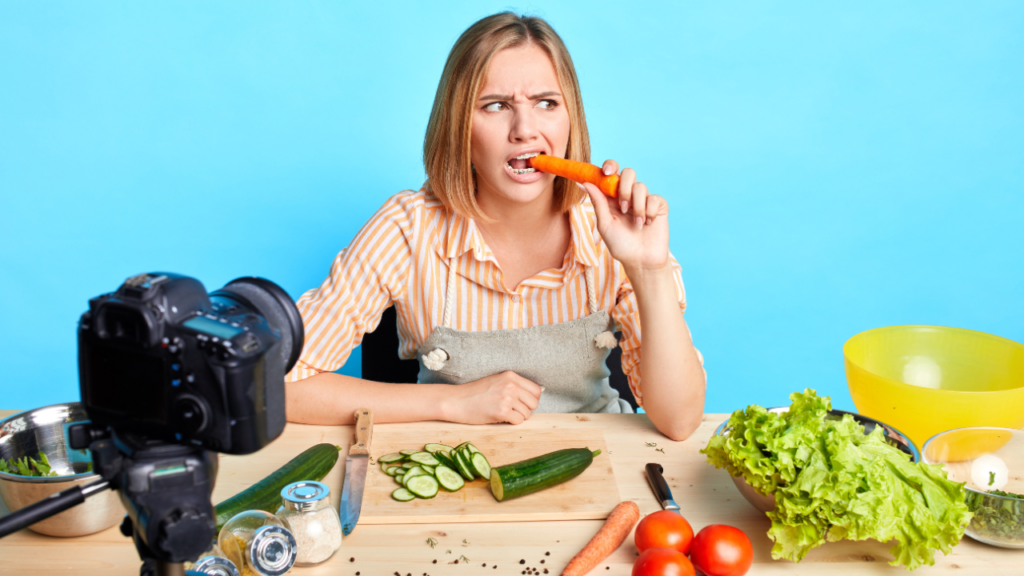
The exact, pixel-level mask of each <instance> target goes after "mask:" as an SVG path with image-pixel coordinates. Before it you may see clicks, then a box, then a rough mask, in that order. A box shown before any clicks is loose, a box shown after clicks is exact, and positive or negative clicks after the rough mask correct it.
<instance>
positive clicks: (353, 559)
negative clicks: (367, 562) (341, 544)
mask: <svg viewBox="0 0 1024 576" xmlns="http://www.w3.org/2000/svg"><path fill="white" fill-rule="evenodd" d="M348 561H349V562H355V561H356V559H355V558H349V559H348Z"/></svg>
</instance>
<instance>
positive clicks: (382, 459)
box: [377, 452, 405, 464]
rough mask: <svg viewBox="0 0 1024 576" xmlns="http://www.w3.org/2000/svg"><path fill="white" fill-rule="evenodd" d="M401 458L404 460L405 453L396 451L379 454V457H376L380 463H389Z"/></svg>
mask: <svg viewBox="0 0 1024 576" xmlns="http://www.w3.org/2000/svg"><path fill="white" fill-rule="evenodd" d="M401 460H405V455H404V454H399V453H398V452H395V453H394V454H385V455H383V456H381V457H380V458H377V462H381V463H384V464H390V463H392V462H399V461H401Z"/></svg>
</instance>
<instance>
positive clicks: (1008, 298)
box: [0, 0, 1024, 412]
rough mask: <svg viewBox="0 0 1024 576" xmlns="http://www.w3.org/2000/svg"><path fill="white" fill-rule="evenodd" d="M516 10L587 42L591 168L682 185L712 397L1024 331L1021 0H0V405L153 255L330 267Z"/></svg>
mask: <svg viewBox="0 0 1024 576" xmlns="http://www.w3.org/2000/svg"><path fill="white" fill-rule="evenodd" d="M825 4H827V6H826V5H825ZM508 7H512V8H515V9H517V10H519V11H526V12H528V13H532V14H536V15H540V16H543V17H545V18H547V19H548V20H549V21H550V22H551V24H552V25H553V26H554V27H555V29H556V30H558V31H559V33H560V34H561V35H562V36H563V38H564V40H565V42H566V43H567V45H568V46H569V49H570V51H571V52H572V54H573V57H574V59H575V62H576V66H577V70H578V72H579V76H580V80H581V83H582V89H583V95H584V103H585V105H586V111H587V118H588V121H589V125H590V131H591V135H592V143H593V150H594V158H595V160H603V159H604V158H608V157H612V158H616V159H618V160H620V161H621V162H622V163H623V164H624V165H626V166H632V167H634V168H636V169H637V171H638V173H639V175H640V177H641V179H642V180H643V181H644V182H646V183H647V184H648V186H649V187H650V189H651V190H652V191H653V192H655V193H658V194H662V195H664V196H666V197H667V198H668V199H669V203H670V206H671V210H672V213H671V217H670V218H671V224H672V241H671V242H672V250H673V252H674V253H675V255H676V256H677V257H678V258H679V260H680V261H681V263H682V265H683V268H684V278H685V281H686V284H687V287H688V296H689V304H690V308H689V311H688V313H687V318H688V320H689V323H690V326H691V328H692V331H693V334H694V339H695V341H696V343H697V345H698V347H699V348H700V349H701V350H702V351H703V353H704V355H705V358H706V359H707V365H706V367H707V370H708V374H709V388H708V399H707V410H708V411H709V412H725V411H731V410H733V409H735V408H738V407H741V406H744V405H746V404H748V403H760V404H766V405H778V404H785V403H787V400H786V397H787V395H788V393H790V392H792V391H794V390H798V389H802V388H804V387H806V386H810V387H815V388H817V389H818V390H819V391H820V392H822V393H825V394H831V395H832V396H833V397H834V398H835V401H836V404H837V406H839V407H842V408H852V403H851V402H850V399H849V394H848V392H847V389H846V383H845V377H844V373H843V364H842V344H843V342H844V341H845V340H846V339H847V338H849V337H850V336H852V335H854V334H856V333H857V332H860V331H862V330H866V329H869V328H873V327H877V326H884V325H891V324H903V323H929V324H942V325H951V326H959V327H964V328H972V329H975V330H982V331H986V332H991V333H994V334H998V335H1001V336H1005V337H1008V338H1012V339H1015V340H1018V341H1024V305H1022V303H1021V295H1022V294H1024V267H1022V265H1021V264H1022V261H1024V258H1022V256H1021V249H1022V248H1024V232H1022V230H1024V222H1022V220H1024V218H1022V216H1024V105H1022V103H1024V66H1022V65H1021V55H1022V54H1024V3H1022V2H1017V1H1005V2H933V1H928V2H925V1H906V2H889V1H884V2H883V1H878V2H843V3H835V2H830V3H820V2H760V1H757V2H686V3H682V2H671V3H668V2H666V3H661V4H648V3H644V5H643V6H639V7H638V6H629V5H627V4H626V3H600V2H594V1H586V2H584V1H579V2H575V1H574V2H534V3H524V4H518V5H514V6H510V5H509V4H506V3H504V2H500V3H495V2H481V1H479V0H477V1H473V2H458V3H456V2H443V3H438V2H407V3H390V2H370V3H363V2H358V3H357V2H287V3H285V2H250V1H247V2H240V1H239V2H174V3H167V2H162V3H156V2H119V3H118V2H61V3H57V2H44V1H39V2H13V1H3V2H0V369H2V371H3V372H2V380H0V382H2V384H0V407H2V408H30V407H34V406H39V405H43V404H49V403H53V402H60V401H66V400H71V399H76V398H77V396H78V389H77V372H76V361H75V353H76V352H75V350H76V349H75V323H76V321H77V319H78V316H79V314H80V313H81V312H82V311H83V310H84V309H85V308H86V304H87V300H88V298H89V297H92V296H95V295H97V294H100V293H102V292H106V291H109V290H113V289H114V288H116V287H117V286H118V284H119V283H120V282H121V281H123V280H124V279H125V278H126V277H128V276H130V275H133V274H135V273H138V272H140V271H148V270H169V271H177V272H181V273H186V274H189V275H192V276H196V277H198V278H200V279H201V280H202V281H203V282H204V283H205V284H206V286H207V288H209V289H211V290H212V289H214V288H218V287H220V286H221V285H222V284H223V283H224V282H226V281H228V280H230V279H232V278H234V277H237V276H241V275H261V276H265V277H267V278H270V279H273V280H275V281H276V282H278V283H280V284H281V285H282V286H284V287H285V288H286V289H287V290H288V291H289V292H290V293H291V294H292V295H293V296H294V297H298V296H299V295H300V294H301V293H302V292H303V291H305V290H307V289H309V288H312V287H315V286H316V285H317V284H319V282H320V281H321V280H322V279H323V277H324V276H325V275H326V273H327V270H328V266H329V265H330V262H331V260H332V258H333V257H334V256H335V254H336V253H337V252H338V250H339V249H341V248H342V247H344V246H345V245H346V244H347V243H348V241H349V240H350V239H351V238H352V236H353V234H354V233H355V232H356V230H357V229H358V227H359V226H360V225H361V224H362V223H363V222H364V221H365V220H366V219H367V218H368V217H369V216H370V215H371V214H372V213H373V212H374V210H375V209H376V208H377V207H379V206H380V205H381V204H382V203H383V202H384V200H385V199H386V198H387V197H388V196H390V195H391V194H394V193H395V192H397V191H399V190H401V189H404V188H415V187H418V186H419V185H420V184H421V182H422V180H423V169H422V164H421V160H420V154H421V143H422V139H423V132H424V129H425V126H426V120H427V115H428V113H429V111H430V106H431V102H432V99H433V95H434V90H435V88H436V85H437V80H438V77H439V75H440V72H441V68H442V66H443V64H444V59H445V57H446V55H447V52H448V50H449V48H450V47H451V45H452V43H453V42H454V40H455V39H456V38H457V36H458V35H459V34H460V33H461V32H462V31H463V30H464V29H465V28H466V27H467V26H468V25H469V24H470V23H472V22H473V21H475V20H476V19H478V18H479V17H482V16H484V15H486V14H489V13H492V12H495V11H498V10H501V9H504V8H508ZM353 360H354V361H353V362H350V364H349V366H347V367H346V368H345V371H346V372H349V373H353V374H358V373H359V368H358V353H356V354H355V355H354V356H353Z"/></svg>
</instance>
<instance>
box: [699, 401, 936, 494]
mask: <svg viewBox="0 0 1024 576" xmlns="http://www.w3.org/2000/svg"><path fill="white" fill-rule="evenodd" d="M768 411H769V412H774V413H776V414H780V413H782V412H789V406H781V407H778V408H769V409H768ZM828 413H829V416H828V417H829V418H835V419H836V420H841V419H842V418H843V416H844V415H846V414H849V415H850V416H853V419H854V420H856V421H857V422H859V423H860V424H861V425H863V426H864V433H865V434H870V433H872V432H873V431H874V430H875V428H876V427H878V426H881V427H882V433H883V434H884V435H885V441H886V442H888V443H889V444H892V445H893V446H895V447H896V448H899V449H900V450H901V451H902V452H905V453H907V454H909V455H910V460H911V461H912V462H920V461H921V453H920V452H918V450H917V446H915V445H914V443H913V442H911V441H910V439H909V438H907V437H906V436H904V435H903V434H901V433H900V431H899V430H897V429H895V428H893V427H892V426H889V425H887V424H883V423H882V422H879V421H878V420H875V419H874V418H868V417H867V416H861V415H860V414H857V413H856V412H846V411H845V410H829V412H828ZM728 423H729V421H728V420H726V421H725V422H722V424H721V425H720V426H719V427H718V428H717V429H716V430H715V436H721V435H724V434H728V433H729V430H730V428H726V425H727V424H728ZM729 477H730V478H732V483H733V484H735V485H736V489H737V490H739V491H740V494H742V495H743V497H744V498H746V499H747V502H750V505H751V506H753V507H754V508H756V509H757V510H759V511H760V512H770V511H772V510H775V496H773V495H771V494H769V495H767V496H766V495H764V494H761V493H760V492H758V491H757V490H754V488H753V487H752V486H751V485H750V484H747V481H746V480H744V479H743V477H742V476H732V475H730V476H729Z"/></svg>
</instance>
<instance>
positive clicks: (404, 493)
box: [391, 488, 416, 502]
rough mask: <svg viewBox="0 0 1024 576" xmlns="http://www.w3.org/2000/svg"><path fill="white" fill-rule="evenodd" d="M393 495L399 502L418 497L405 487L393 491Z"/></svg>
mask: <svg viewBox="0 0 1024 576" xmlns="http://www.w3.org/2000/svg"><path fill="white" fill-rule="evenodd" d="M391 497H392V498H394V499H395V500H398V501H399V502H408V501H409V500H412V499H414V498H416V495H415V494H413V493H412V492H409V491H408V490H406V489H405V488H399V489H398V490H395V491H394V492H392V493H391Z"/></svg>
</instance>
